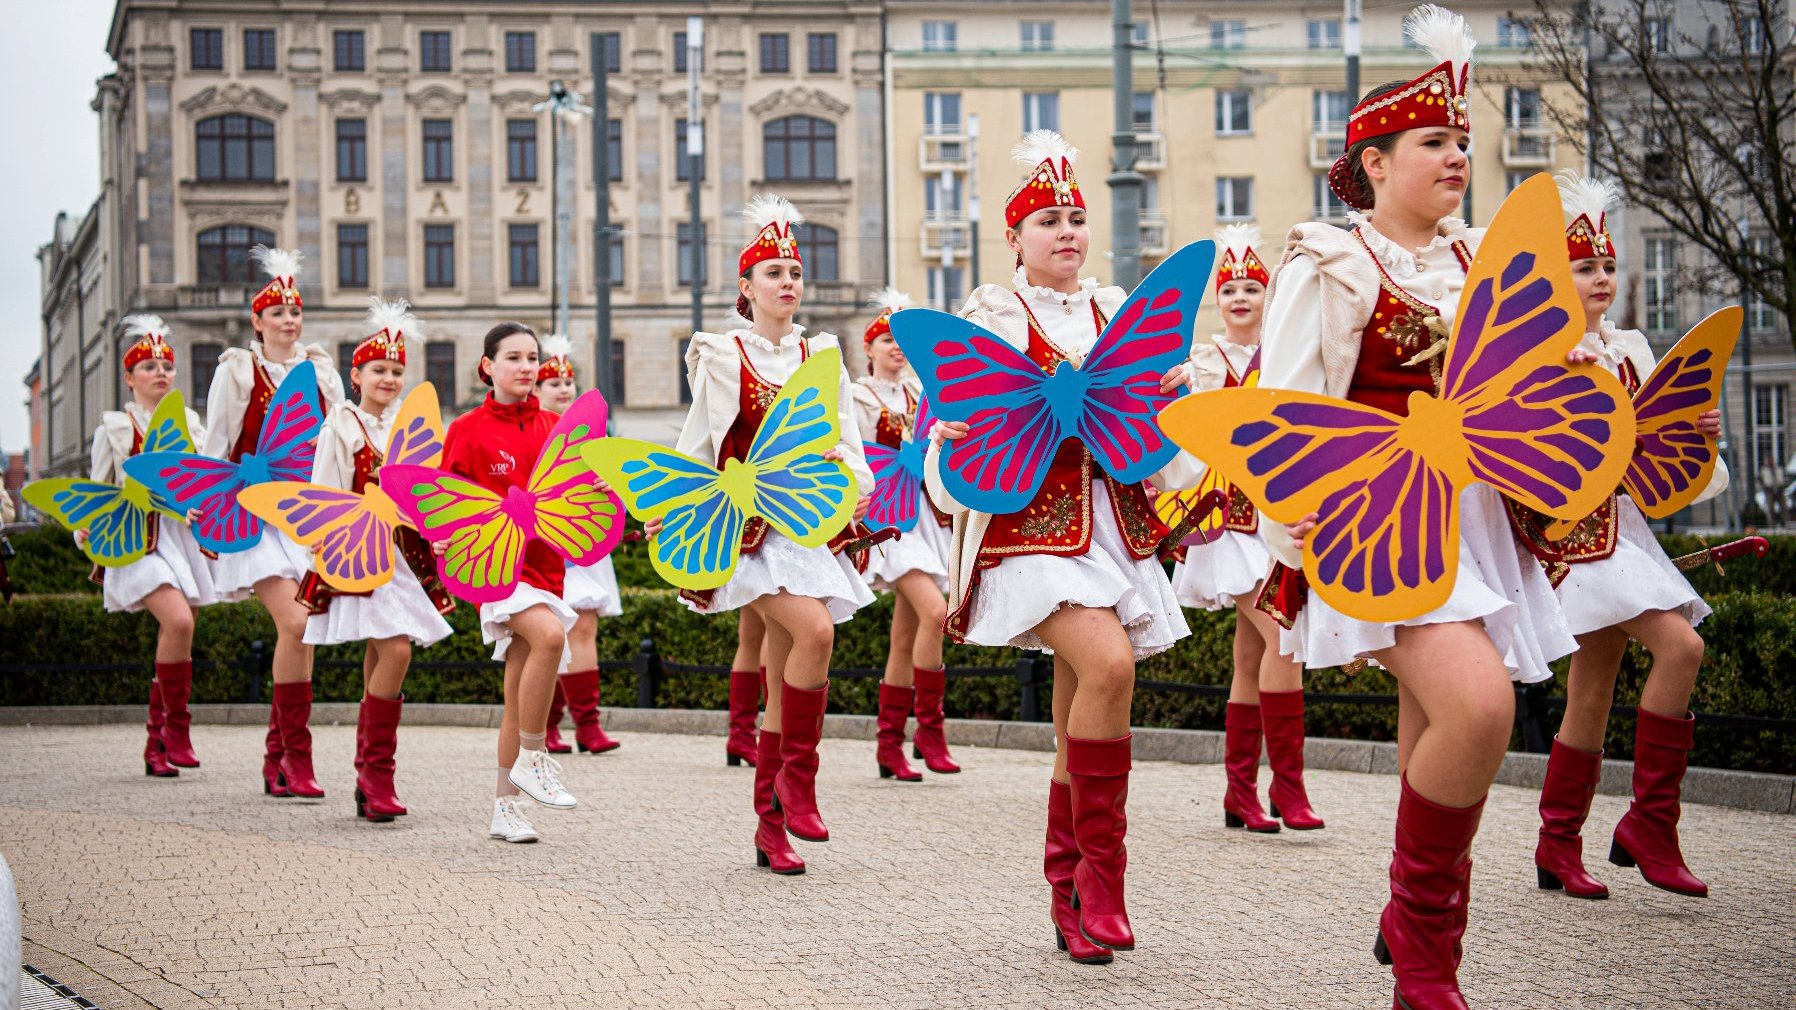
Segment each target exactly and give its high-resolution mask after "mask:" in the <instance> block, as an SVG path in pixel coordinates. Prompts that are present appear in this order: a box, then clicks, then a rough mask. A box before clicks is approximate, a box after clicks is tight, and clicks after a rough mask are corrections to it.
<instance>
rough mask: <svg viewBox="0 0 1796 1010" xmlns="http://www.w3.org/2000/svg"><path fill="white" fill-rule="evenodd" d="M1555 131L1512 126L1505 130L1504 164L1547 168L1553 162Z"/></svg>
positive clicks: (1518, 166)
mask: <svg viewBox="0 0 1796 1010" xmlns="http://www.w3.org/2000/svg"><path fill="white" fill-rule="evenodd" d="M1553 145H1554V140H1553V131H1551V130H1547V129H1543V128H1541V127H1514V126H1512V127H1510V128H1509V129H1507V130H1504V131H1503V164H1504V165H1506V166H1508V167H1510V168H1546V167H1548V166H1549V165H1551V164H1552V163H1553Z"/></svg>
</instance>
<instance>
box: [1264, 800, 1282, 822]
mask: <svg viewBox="0 0 1796 1010" xmlns="http://www.w3.org/2000/svg"><path fill="white" fill-rule="evenodd" d="M1266 816H1268V817H1270V818H1272V819H1273V820H1275V821H1282V820H1284V818H1283V817H1281V816H1279V813H1278V804H1276V803H1274V802H1272V801H1271V800H1270V799H1268V800H1267V801H1266Z"/></svg>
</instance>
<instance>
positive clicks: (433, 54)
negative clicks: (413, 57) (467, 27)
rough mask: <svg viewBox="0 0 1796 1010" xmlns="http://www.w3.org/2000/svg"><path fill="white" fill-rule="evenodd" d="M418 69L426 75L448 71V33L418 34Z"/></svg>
mask: <svg viewBox="0 0 1796 1010" xmlns="http://www.w3.org/2000/svg"><path fill="white" fill-rule="evenodd" d="M418 69H419V70H421V71H423V72H424V73H427V74H446V73H448V72H449V71H450V69H451V68H450V58H449V33H448V32H419V33H418Z"/></svg>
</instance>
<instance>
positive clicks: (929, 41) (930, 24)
mask: <svg viewBox="0 0 1796 1010" xmlns="http://www.w3.org/2000/svg"><path fill="white" fill-rule="evenodd" d="M959 35H960V25H959V23H958V22H955V21H925V22H923V51H924V52H926V53H951V52H953V51H954V50H955V49H957V48H959V43H958V41H957V40H958V37H959Z"/></svg>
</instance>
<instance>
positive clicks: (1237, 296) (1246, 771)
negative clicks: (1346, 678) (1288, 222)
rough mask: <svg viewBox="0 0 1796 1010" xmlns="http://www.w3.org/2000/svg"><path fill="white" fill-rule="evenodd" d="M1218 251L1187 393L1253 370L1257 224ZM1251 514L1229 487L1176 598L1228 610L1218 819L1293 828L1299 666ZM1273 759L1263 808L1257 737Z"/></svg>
mask: <svg viewBox="0 0 1796 1010" xmlns="http://www.w3.org/2000/svg"><path fill="white" fill-rule="evenodd" d="M1216 244H1217V245H1218V246H1219V247H1220V249H1221V259H1220V261H1219V262H1218V264H1217V267H1216V307H1217V308H1219V309H1220V310H1222V324H1223V332H1222V334H1221V335H1219V336H1215V337H1212V338H1210V339H1208V340H1203V339H1199V340H1196V341H1194V342H1193V343H1192V346H1191V364H1190V366H1189V367H1188V369H1187V374H1188V375H1189V377H1190V381H1189V385H1190V387H1191V389H1192V391H1193V392H1202V391H1204V390H1209V389H1224V388H1232V387H1236V386H1245V385H1248V384H1250V383H1252V382H1254V381H1256V378H1257V376H1258V374H1259V370H1260V319H1261V316H1262V315H1263V313H1264V310H1265V307H1266V285H1267V284H1268V283H1269V282H1270V280H1271V277H1270V275H1269V274H1268V273H1267V272H1266V266H1265V263H1264V262H1262V260H1261V258H1260V255H1259V253H1258V252H1257V251H1256V249H1255V247H1256V246H1258V245H1259V244H1260V230H1259V229H1258V228H1255V227H1254V226H1252V225H1244V224H1231V225H1228V226H1226V227H1224V228H1223V229H1222V230H1221V231H1219V232H1218V233H1217V235H1216ZM1259 529H1260V514H1259V511H1258V510H1257V509H1255V508H1254V506H1253V502H1250V501H1248V500H1247V496H1246V495H1244V494H1242V493H1241V491H1240V490H1239V489H1237V488H1233V487H1231V488H1229V498H1228V505H1227V506H1226V507H1225V509H1224V514H1223V528H1222V532H1221V533H1219V534H1218V535H1217V538H1216V539H1215V540H1214V541H1212V542H1210V543H1208V544H1204V545H1202V546H1196V547H1190V548H1186V549H1185V551H1184V560H1183V561H1181V562H1180V563H1179V564H1178V565H1177V566H1175V567H1174V568H1173V572H1172V584H1173V590H1174V591H1175V592H1176V593H1177V594H1178V597H1179V603H1181V604H1183V605H1184V606H1187V607H1196V608H1198V609H1201V610H1225V609H1230V608H1232V609H1233V610H1234V611H1235V668H1234V674H1233V675H1232V676H1231V677H1230V679H1229V700H1228V708H1227V710H1226V713H1225V715H1224V720H1223V726H1224V731H1225V732H1224V741H1225V742H1224V767H1225V768H1226V769H1227V774H1228V791H1227V792H1226V793H1225V794H1224V795H1223V798H1222V811H1223V823H1224V824H1226V825H1228V826H1229V827H1231V828H1240V827H1245V828H1246V829H1247V830H1249V831H1260V832H1273V831H1277V830H1278V827H1279V825H1278V821H1277V820H1274V819H1273V818H1283V820H1284V822H1285V826H1286V827H1288V828H1291V829H1293V830H1297V831H1308V830H1313V829H1315V828H1320V827H1322V818H1320V817H1317V816H1316V813H1315V811H1314V810H1312V809H1311V808H1310V800H1309V794H1308V792H1307V791H1306V790H1305V789H1304V785H1303V667H1302V666H1300V665H1298V664H1297V662H1295V661H1294V660H1292V659H1291V657H1289V656H1284V655H1280V654H1279V626H1278V623H1277V622H1276V621H1274V620H1273V618H1272V615H1270V614H1268V613H1266V612H1265V611H1262V610H1261V609H1259V607H1258V606H1256V605H1255V604H1256V601H1257V600H1258V599H1259V595H1260V589H1261V587H1262V586H1263V585H1264V583H1265V579H1266V572H1267V570H1268V569H1270V568H1271V567H1272V555H1271V554H1270V553H1269V552H1268V551H1267V550H1266V545H1265V543H1264V542H1263V541H1262V540H1260V538H1259ZM1262 737H1263V738H1264V740H1265V745H1266V758H1267V763H1268V764H1269V765H1271V767H1272V786H1271V788H1270V789H1268V790H1267V794H1268V797H1269V798H1270V799H1271V801H1272V817H1267V816H1266V811H1265V810H1264V809H1262V808H1261V806H1260V797H1259V790H1258V786H1257V785H1256V782H1257V780H1258V778H1259V773H1260V742H1261V739H1262Z"/></svg>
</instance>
